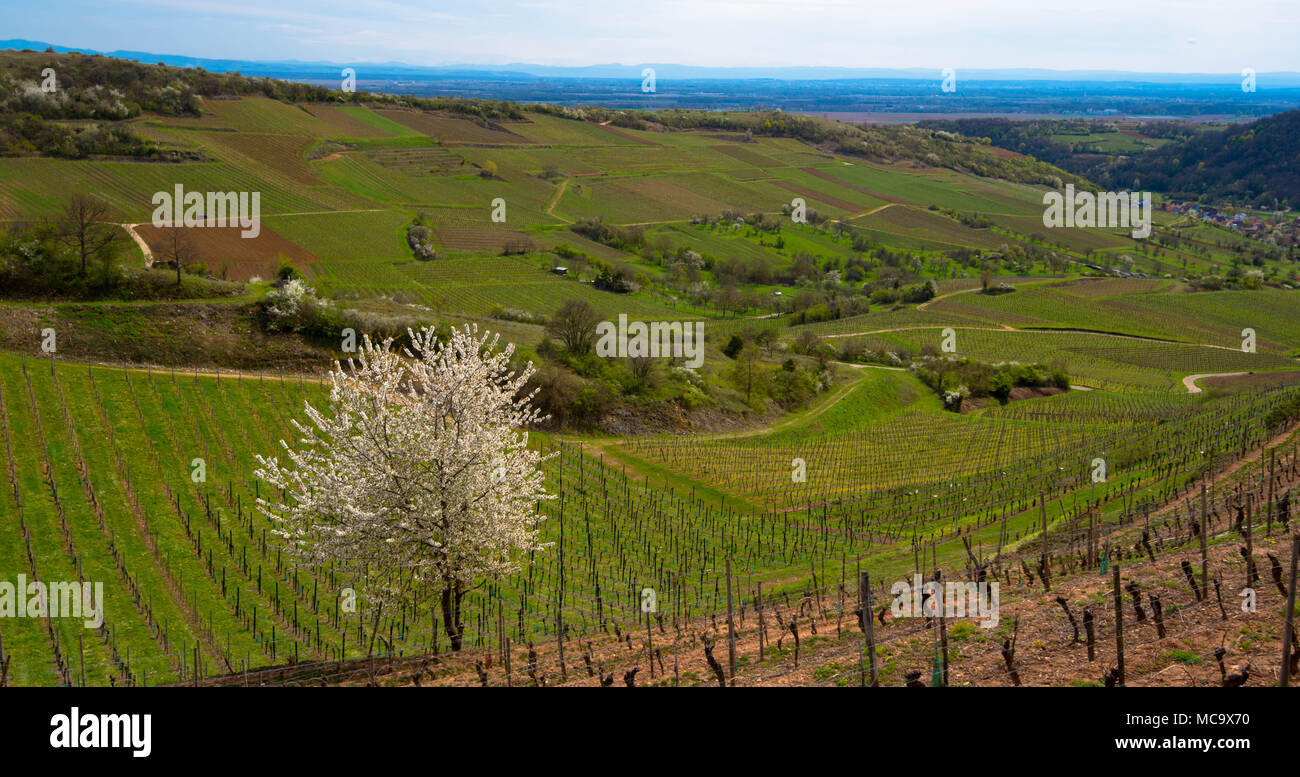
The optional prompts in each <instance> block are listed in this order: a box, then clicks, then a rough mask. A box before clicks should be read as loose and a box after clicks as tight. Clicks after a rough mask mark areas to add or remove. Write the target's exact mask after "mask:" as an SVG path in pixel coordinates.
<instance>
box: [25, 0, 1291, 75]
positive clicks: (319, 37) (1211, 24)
mask: <svg viewBox="0 0 1300 777" xmlns="http://www.w3.org/2000/svg"><path fill="white" fill-rule="evenodd" d="M1051 5H1060V6H1061V7H1059V8H1053V7H1045V6H1051ZM5 6H6V7H5V9H4V25H3V26H4V30H0V38H27V39H31V40H43V41H48V42H50V43H56V44H59V45H64V46H79V47H84V48H92V49H98V50H105V51H107V50H115V49H124V50H137V51H150V52H154V53H163V54H184V55H190V56H196V57H212V58H235V59H262V60H268V59H301V60H324V61H331V62H382V61H403V62H409V63H412V64H421V65H437V64H448V63H456V62H469V63H481V64H503V63H508V62H528V63H536V64H546V65H589V64H601V63H611V62H619V63H624V64H637V63H642V62H673V63H680V64H691V65H712V66H785V65H830V66H842V67H887V68H906V67H926V68H944V67H953V68H958V69H960V68H1002V67H1030V68H1050V69H1094V70H1135V71H1147V72H1198V73H1204V72H1213V73H1239V72H1240V71H1241V70H1242V68H1247V67H1249V68H1253V69H1254V70H1256V71H1257V72H1267V71H1278V70H1287V71H1300V53H1297V46H1296V43H1295V41H1296V39H1297V33H1300V2H1297V0H1285V1H1278V0H1266V1H1265V2H1251V1H1248V2H1240V1H1237V2H1231V1H1230V0H1090V1H1089V2H1071V3H1069V5H1068V6H1067V5H1066V4H1065V3H1059V2H1053V0H891V1H890V2H881V1H880V0H779V1H778V0H645V2H628V1H627V0H458V1H457V2H441V1H440V0H425V1H424V2H414V1H411V0H373V1H372V0H357V1H356V2H341V1H340V0H311V1H310V2H306V1H304V0H259V1H258V2H246V1H245V0H234V1H225V0H112V1H111V2H110V1H106V0H48V1H42V2H25V3H21V4H20V3H17V2H15V0H5Z"/></svg>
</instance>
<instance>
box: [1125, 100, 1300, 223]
mask: <svg viewBox="0 0 1300 777" xmlns="http://www.w3.org/2000/svg"><path fill="white" fill-rule="evenodd" d="M1297 147H1300V111H1287V112H1286V113H1279V114H1277V115H1276V116H1269V117H1266V118H1263V119H1257V120H1256V121H1253V122H1250V123H1248V124H1241V125H1237V126H1233V127H1229V128H1227V129H1223V130H1217V131H1207V132H1204V133H1201V134H1199V135H1195V136H1192V137H1189V138H1186V139H1184V140H1179V141H1175V142H1172V143H1169V144H1168V145H1165V146H1162V147H1160V148H1158V149H1156V150H1154V151H1150V152H1147V153H1144V154H1139V155H1135V156H1132V157H1129V158H1127V159H1122V160H1120V161H1119V162H1117V163H1116V164H1115V165H1114V167H1113V168H1112V169H1110V170H1109V171H1107V172H1106V173H1105V174H1104V175H1102V176H1101V177H1102V179H1103V180H1104V181H1106V182H1109V183H1111V184H1112V185H1116V186H1118V185H1120V183H1121V182H1124V181H1141V183H1142V186H1144V187H1149V188H1151V189H1154V190H1156V191H1160V192H1166V193H1168V194H1169V195H1171V196H1173V197H1178V198H1182V199H1189V200H1199V201H1203V202H1215V201H1228V202H1234V203H1240V204H1245V205H1250V206H1254V207H1258V208H1288V207H1294V206H1295V205H1296V204H1297V203H1300V159H1297V157H1296V153H1295V150H1296V148H1297Z"/></svg>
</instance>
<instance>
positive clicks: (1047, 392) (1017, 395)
mask: <svg viewBox="0 0 1300 777" xmlns="http://www.w3.org/2000/svg"><path fill="white" fill-rule="evenodd" d="M1064 392H1065V389H1059V388H1056V387H1055V386H1016V387H1015V388H1013V389H1011V397H1010V398H1009V399H1008V401H1009V402H1019V401H1021V400H1025V399H1037V398H1038V397H1050V396H1053V395H1055V394H1062V393H1064ZM996 402H997V400H996V399H994V398H993V397H971V398H970V399H967V400H965V401H964V402H962V403H961V412H962V413H973V412H975V411H976V410H982V409H984V408H986V407H988V406H989V405H992V404H995V403H996Z"/></svg>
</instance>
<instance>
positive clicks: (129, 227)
mask: <svg viewBox="0 0 1300 777" xmlns="http://www.w3.org/2000/svg"><path fill="white" fill-rule="evenodd" d="M138 226H140V225H139V224H122V225H121V227H122V229H125V230H126V233H127V234H128V235H130V236H131V239H132V240H134V241H135V244H136V245H138V246H140V251H141V252H143V253H144V266H145V267H152V266H153V251H150V250H149V244H148V243H146V242H144V238H142V237H140V233H139V232H136V231H135V228H136V227H138Z"/></svg>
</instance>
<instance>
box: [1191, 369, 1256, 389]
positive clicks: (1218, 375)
mask: <svg viewBox="0 0 1300 777" xmlns="http://www.w3.org/2000/svg"><path fill="white" fill-rule="evenodd" d="M1249 374H1250V373H1249V372H1203V373H1201V374H1200V375H1188V376H1187V377H1185V378H1183V385H1184V386H1186V387H1187V393H1188V394H1200V393H1201V392H1202V391H1203V389H1202V388H1201V387H1200V386H1198V385H1196V381H1198V380H1200V379H1201V378H1231V377H1233V376H1235V375H1249Z"/></svg>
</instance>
